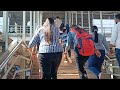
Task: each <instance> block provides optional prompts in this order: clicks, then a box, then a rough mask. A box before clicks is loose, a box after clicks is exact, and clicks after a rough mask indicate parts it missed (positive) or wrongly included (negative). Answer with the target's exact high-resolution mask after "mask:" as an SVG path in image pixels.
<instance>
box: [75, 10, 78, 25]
mask: <svg viewBox="0 0 120 90" xmlns="http://www.w3.org/2000/svg"><path fill="white" fill-rule="evenodd" d="M75 16H76V25H77V20H78V16H77V11H76V13H75Z"/></svg>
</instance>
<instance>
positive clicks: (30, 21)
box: [30, 11, 33, 40]
mask: <svg viewBox="0 0 120 90" xmlns="http://www.w3.org/2000/svg"><path fill="white" fill-rule="evenodd" d="M32 26H33V25H32V11H30V40H31V39H32Z"/></svg>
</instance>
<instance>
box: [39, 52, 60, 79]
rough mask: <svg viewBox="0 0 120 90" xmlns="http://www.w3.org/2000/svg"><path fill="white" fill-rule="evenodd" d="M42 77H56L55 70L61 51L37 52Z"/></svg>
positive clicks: (58, 63)
mask: <svg viewBox="0 0 120 90" xmlns="http://www.w3.org/2000/svg"><path fill="white" fill-rule="evenodd" d="M39 59H40V64H41V69H42V74H43V77H42V79H57V71H58V67H59V65H60V62H61V59H62V52H59V53H40V54H39Z"/></svg>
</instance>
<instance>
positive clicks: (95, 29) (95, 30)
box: [91, 26, 98, 43]
mask: <svg viewBox="0 0 120 90" xmlns="http://www.w3.org/2000/svg"><path fill="white" fill-rule="evenodd" d="M97 31H98V27H97V26H92V27H91V32H94V34H95V40H94V41H95V43H98V33H97Z"/></svg>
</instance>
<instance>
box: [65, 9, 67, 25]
mask: <svg viewBox="0 0 120 90" xmlns="http://www.w3.org/2000/svg"><path fill="white" fill-rule="evenodd" d="M66 24H67V11H65V25H66Z"/></svg>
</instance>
